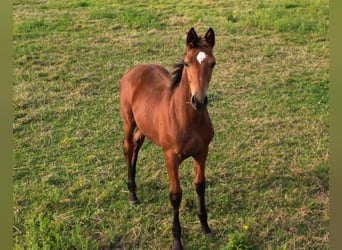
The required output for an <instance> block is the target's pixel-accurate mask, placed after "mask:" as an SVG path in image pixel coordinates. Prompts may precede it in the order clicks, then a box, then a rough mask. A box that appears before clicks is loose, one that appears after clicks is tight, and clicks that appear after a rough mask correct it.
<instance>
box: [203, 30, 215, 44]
mask: <svg viewBox="0 0 342 250" xmlns="http://www.w3.org/2000/svg"><path fill="white" fill-rule="evenodd" d="M204 38H205V40H206V41H207V43H209V45H210V46H211V47H214V45H215V33H214V30H213V29H212V28H209V29H208V31H207V33H205V36H204Z"/></svg>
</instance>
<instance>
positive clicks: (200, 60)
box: [197, 51, 207, 64]
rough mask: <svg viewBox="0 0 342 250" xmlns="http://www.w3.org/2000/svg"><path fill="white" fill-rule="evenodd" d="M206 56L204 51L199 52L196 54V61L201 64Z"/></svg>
mask: <svg viewBox="0 0 342 250" xmlns="http://www.w3.org/2000/svg"><path fill="white" fill-rule="evenodd" d="M206 57H207V55H206V54H205V53H204V52H202V51H201V52H199V53H198V55H197V61H198V62H199V64H201V63H202V61H203V60H204V59H205V58H206Z"/></svg>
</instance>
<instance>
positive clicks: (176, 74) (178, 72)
mask: <svg viewBox="0 0 342 250" xmlns="http://www.w3.org/2000/svg"><path fill="white" fill-rule="evenodd" d="M173 67H174V68H175V70H174V71H173V72H172V85H171V87H172V88H174V87H176V86H178V84H179V83H180V81H181V80H182V73H183V68H184V61H181V62H180V63H176V64H174V65H173Z"/></svg>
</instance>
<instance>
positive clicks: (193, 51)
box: [183, 28, 215, 110]
mask: <svg viewBox="0 0 342 250" xmlns="http://www.w3.org/2000/svg"><path fill="white" fill-rule="evenodd" d="M214 44H215V34H214V31H213V29H212V28H209V30H208V31H207V33H206V34H205V36H204V37H203V38H201V37H198V36H197V34H196V32H195V30H194V28H191V29H190V30H189V32H188V35H187V40H186V54H185V57H184V69H183V76H185V75H186V78H187V79H188V83H189V87H190V90H191V99H190V103H191V105H192V107H193V108H194V109H195V110H199V109H203V108H205V107H206V105H207V103H208V97H207V90H208V87H209V82H210V78H211V73H212V71H213V68H214V66H215V57H214V55H213V47H214ZM184 74H185V75H184Z"/></svg>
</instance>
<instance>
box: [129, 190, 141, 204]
mask: <svg viewBox="0 0 342 250" xmlns="http://www.w3.org/2000/svg"><path fill="white" fill-rule="evenodd" d="M128 201H129V203H131V204H134V205H138V204H139V200H138V197H137V195H136V194H134V193H130V194H129V195H128Z"/></svg>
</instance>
